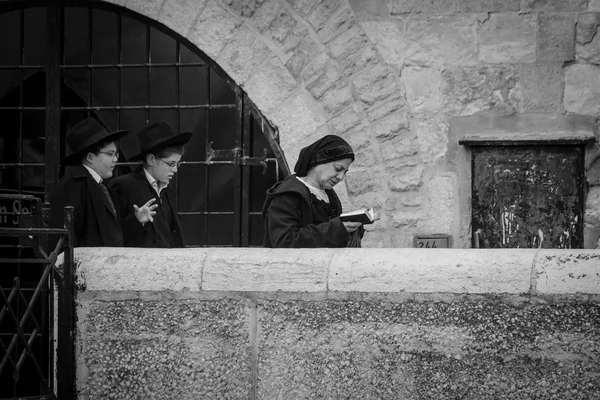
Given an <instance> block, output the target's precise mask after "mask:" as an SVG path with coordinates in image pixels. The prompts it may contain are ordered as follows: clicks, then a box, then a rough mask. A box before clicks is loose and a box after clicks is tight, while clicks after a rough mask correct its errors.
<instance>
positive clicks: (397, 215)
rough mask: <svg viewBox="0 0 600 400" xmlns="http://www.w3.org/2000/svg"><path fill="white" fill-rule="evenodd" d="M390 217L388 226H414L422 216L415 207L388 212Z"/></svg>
mask: <svg viewBox="0 0 600 400" xmlns="http://www.w3.org/2000/svg"><path fill="white" fill-rule="evenodd" d="M388 214H389V219H390V226H391V227H392V228H405V227H407V226H411V227H415V226H417V225H418V224H419V222H420V221H421V218H422V217H423V216H422V214H421V212H419V210H417V209H415V208H410V209H408V210H405V211H395V212H393V213H388Z"/></svg>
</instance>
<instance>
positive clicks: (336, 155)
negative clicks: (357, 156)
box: [294, 135, 354, 177]
mask: <svg viewBox="0 0 600 400" xmlns="http://www.w3.org/2000/svg"><path fill="white" fill-rule="evenodd" d="M344 158H350V159H352V161H354V151H352V147H351V146H350V145H349V144H348V142H346V141H345V140H344V139H342V138H341V137H339V136H336V135H327V136H325V137H323V138H321V139H319V140H317V141H316V142H314V143H313V144H311V145H309V146H306V147H305V148H303V149H302V150H300V155H299V156H298V161H297V162H296V166H295V167H294V172H295V173H296V175H297V176H300V177H302V176H306V174H307V173H308V170H309V169H311V168H312V167H314V166H315V165H319V164H325V163H328V162H331V161H336V160H341V159H344Z"/></svg>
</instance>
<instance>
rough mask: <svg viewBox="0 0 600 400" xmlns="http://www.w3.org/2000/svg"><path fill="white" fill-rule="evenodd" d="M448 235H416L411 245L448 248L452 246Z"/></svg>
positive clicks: (425, 247) (421, 247)
mask: <svg viewBox="0 0 600 400" xmlns="http://www.w3.org/2000/svg"><path fill="white" fill-rule="evenodd" d="M450 239H451V237H450V235H417V236H415V238H414V239H413V247H416V248H418V249H448V248H450V247H451V246H452V244H451V240H450Z"/></svg>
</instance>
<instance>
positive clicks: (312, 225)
mask: <svg viewBox="0 0 600 400" xmlns="http://www.w3.org/2000/svg"><path fill="white" fill-rule="evenodd" d="M326 193H327V194H328V196H329V199H330V204H331V205H332V206H333V208H334V209H335V210H336V217H334V218H332V219H330V220H329V221H318V222H316V221H317V220H318V218H317V216H316V210H315V209H313V207H312V205H311V199H310V191H309V190H308V188H307V187H306V185H304V184H303V183H302V182H300V181H299V180H298V178H297V177H296V176H295V175H290V176H288V177H287V178H286V179H284V180H283V181H281V182H279V183H277V184H275V185H274V186H273V187H272V188H271V189H269V190H268V191H267V199H266V200H265V204H264V206H263V217H264V220H265V236H264V239H263V246H264V247H289V248H298V247H345V246H346V244H347V243H348V239H349V238H350V235H349V234H348V231H347V230H346V228H345V227H344V224H343V223H342V221H341V220H340V218H339V215H340V214H341V212H342V204H341V202H340V199H339V198H338V196H337V194H336V193H335V191H333V190H331V189H328V190H326Z"/></svg>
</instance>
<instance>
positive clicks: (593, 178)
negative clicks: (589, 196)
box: [585, 158, 600, 186]
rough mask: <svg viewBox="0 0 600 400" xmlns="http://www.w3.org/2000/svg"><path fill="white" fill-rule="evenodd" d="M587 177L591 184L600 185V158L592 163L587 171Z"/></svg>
mask: <svg viewBox="0 0 600 400" xmlns="http://www.w3.org/2000/svg"><path fill="white" fill-rule="evenodd" d="M585 178H586V181H587V183H588V185H590V186H600V158H597V159H596V160H595V161H594V162H592V163H591V165H590V167H589V168H588V169H587V170H586V171H585Z"/></svg>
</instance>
